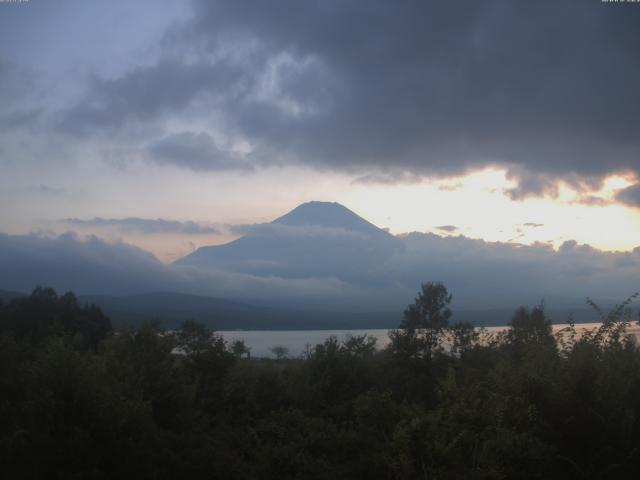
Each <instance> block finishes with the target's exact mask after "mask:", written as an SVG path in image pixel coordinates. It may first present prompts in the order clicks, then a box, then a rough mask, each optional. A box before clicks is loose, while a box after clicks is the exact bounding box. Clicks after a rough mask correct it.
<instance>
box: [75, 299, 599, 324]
mask: <svg viewBox="0 0 640 480" xmlns="http://www.w3.org/2000/svg"><path fill="white" fill-rule="evenodd" d="M79 300H80V302H82V303H92V304H95V305H98V306H99V307H100V308H102V310H103V311H104V312H105V313H106V314H107V315H108V316H109V317H110V318H111V320H112V322H113V324H114V325H115V326H123V325H133V326H135V325H140V324H141V323H142V322H145V321H148V320H151V319H158V320H160V321H161V323H162V324H163V326H165V327H166V328H174V327H176V326H177V325H179V324H180V322H182V321H184V320H187V319H193V320H197V321H199V322H202V323H204V324H206V325H208V326H210V327H212V328H214V329H216V330H325V329H327V330H333V329H335V330H340V329H378V328H383V329H384V328H397V327H398V325H399V323H400V321H401V319H402V312H367V313H362V312H332V311H315V310H312V311H310V310H296V309H286V308H275V307H264V306H259V305H250V304H245V303H240V302H233V301H229V300H224V299H220V298H212V297H206V296H199V295H188V294H182V293H172V292H156V293H147V294H142V295H126V296H106V295H82V296H80V297H79ZM513 313H514V310H513V309H506V308H505V309H492V310H455V309H454V312H453V317H452V319H451V320H452V322H460V321H466V322H470V323H473V324H474V325H478V326H487V327H488V326H496V325H506V324H507V323H508V322H509V321H510V320H511V317H512V315H513ZM547 313H548V315H549V317H550V318H551V319H552V320H553V322H554V323H559V324H561V323H564V322H565V321H566V320H567V319H568V318H569V315H573V317H574V320H575V321H576V322H577V323H585V322H596V321H598V318H597V317H596V315H595V313H594V312H593V311H592V310H591V309H587V308H583V309H573V310H571V309H558V310H550V311H548V312H547Z"/></svg>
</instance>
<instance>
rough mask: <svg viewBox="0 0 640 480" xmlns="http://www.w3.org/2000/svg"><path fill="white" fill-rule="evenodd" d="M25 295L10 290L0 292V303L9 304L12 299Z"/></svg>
mask: <svg viewBox="0 0 640 480" xmlns="http://www.w3.org/2000/svg"><path fill="white" fill-rule="evenodd" d="M26 295H27V294H26V293H22V292H14V291H12V290H0V302H10V301H11V300H13V299H14V298H19V297H24V296H26Z"/></svg>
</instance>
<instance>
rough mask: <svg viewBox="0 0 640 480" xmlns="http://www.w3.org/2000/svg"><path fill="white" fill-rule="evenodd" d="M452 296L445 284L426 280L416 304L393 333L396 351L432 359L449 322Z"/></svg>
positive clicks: (411, 306) (407, 309)
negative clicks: (440, 336) (398, 328)
mask: <svg viewBox="0 0 640 480" xmlns="http://www.w3.org/2000/svg"><path fill="white" fill-rule="evenodd" d="M451 298H452V295H451V294H450V293H449V291H448V290H447V287H445V286H444V284H443V283H441V282H427V283H423V284H422V287H421V291H420V292H419V293H418V296H417V297H416V299H415V301H414V303H412V304H411V305H409V306H408V307H407V308H406V310H405V311H404V320H403V321H402V323H401V324H400V330H399V331H395V332H391V333H390V338H391V348H392V350H393V351H394V353H396V354H400V355H401V356H408V357H412V358H415V357H422V358H430V357H431V354H432V352H433V349H434V348H435V347H436V346H437V345H438V338H439V335H440V334H441V333H442V331H443V330H444V329H445V328H447V326H448V325H449V318H451V309H450V308H449V305H450V304H451Z"/></svg>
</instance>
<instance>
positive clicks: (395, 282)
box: [0, 227, 640, 311]
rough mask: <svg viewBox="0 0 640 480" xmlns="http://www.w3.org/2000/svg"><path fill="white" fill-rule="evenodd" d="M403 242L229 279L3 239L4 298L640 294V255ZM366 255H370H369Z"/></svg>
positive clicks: (356, 301) (73, 244)
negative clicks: (429, 286) (438, 284)
mask: <svg viewBox="0 0 640 480" xmlns="http://www.w3.org/2000/svg"><path fill="white" fill-rule="evenodd" d="M296 228H299V229H300V230H301V232H296V231H295V230H296ZM309 234H310V232H309V231H308V229H307V227H287V228H286V229H279V230H277V231H271V232H266V231H261V232H260V234H259V236H258V237H257V238H259V239H260V240H261V241H262V242H263V243H266V244H274V243H275V242H276V241H277V242H278V243H279V244H280V245H281V246H282V247H284V248H285V250H287V251H289V250H292V249H293V251H294V252H295V242H299V241H300V240H301V239H303V238H304V237H305V236H308V235H309ZM269 237H272V238H269ZM318 239H319V241H322V242H327V241H330V242H331V243H330V244H329V246H330V247H331V248H332V249H335V248H339V247H342V249H343V250H344V249H345V248H347V247H348V246H349V245H352V244H353V241H354V238H353V236H352V235H346V234H342V235H341V234H340V232H336V231H334V232H331V236H330V237H326V236H320V237H318ZM396 240H397V241H398V243H399V244H400V245H396V246H394V248H393V249H390V250H389V251H388V252H386V254H385V255H379V254H377V255H375V256H374V257H375V258H373V259H372V258H369V257H368V258H367V265H366V268H361V267H360V266H358V264H357V259H356V260H355V261H356V263H354V264H348V262H349V260H348V256H347V257H345V258H343V259H342V260H341V261H340V262H339V263H336V262H334V263H330V264H328V263H327V262H326V259H325V260H323V258H320V257H318V258H319V259H318V260H317V261H316V262H315V263H314V258H316V257H313V258H308V259H307V260H306V262H303V263H301V262H299V261H298V259H297V258H296V257H295V255H294V256H293V257H291V258H290V259H289V260H290V261H287V256H286V255H281V256H280V257H279V258H278V260H279V261H278V262H277V263H276V264H268V262H266V261H264V258H267V257H266V255H267V254H265V253H264V252H265V251H266V252H268V251H269V249H268V248H267V249H266V250H265V251H263V252H262V257H260V255H261V253H260V252H256V255H257V257H255V259H254V263H253V264H252V263H251V258H250V257H247V258H245V259H244V260H245V263H244V264H243V265H244V266H240V268H239V264H236V265H235V266H232V267H233V268H231V267H229V269H226V268H225V266H224V265H221V266H220V267H222V268H225V270H221V269H220V268H216V267H215V266H211V267H210V268H200V267H198V266H193V265H190V266H189V265H166V264H163V263H161V262H159V261H158V260H157V259H155V257H153V256H152V255H151V254H149V253H148V252H145V251H144V250H141V249H139V248H136V247H132V246H130V245H126V244H123V243H111V242H105V241H103V240H100V239H98V238H96V237H90V238H88V239H86V240H82V239H80V238H78V237H76V236H74V235H69V234H66V235H62V236H58V237H50V236H41V235H16V236H12V235H5V234H0V289H6V290H20V291H29V290H30V289H31V288H33V286H35V285H36V284H43V285H50V286H53V287H55V288H56V289H59V290H68V289H72V290H75V291H76V292H78V293H83V294H87V293H92V294H96V293H99V294H128V293H143V292H152V291H175V292H183V293H195V294H200V295H209V296H214V297H223V298H230V299H235V300H241V301H245V302H268V303H272V304H273V303H278V302H283V303H286V304H287V305H288V306H289V307H292V306H296V307H303V308H320V309H323V310H325V311H326V310H331V309H335V310H341V309H358V310H363V311H367V310H369V311H374V310H379V311H401V309H402V308H403V307H404V306H406V304H407V303H409V302H410V301H411V300H412V299H413V297H414V295H415V292H416V291H417V289H418V287H419V285H420V283H421V282H424V281H430V280H432V281H443V282H445V283H446V284H447V286H448V287H449V288H450V290H451V291H452V292H453V293H454V298H455V305H456V307H457V308H463V309H464V308H467V309H469V308H471V309H482V308H511V307H514V306H516V305H518V304H532V303H535V302H538V301H540V300H541V299H543V298H544V299H546V300H547V302H548V304H549V305H550V306H551V307H553V308H565V307H576V306H580V305H581V304H582V302H583V299H584V298H585V297H586V296H592V297H594V298H596V299H601V300H605V301H619V300H621V299H622V298H624V297H626V296H627V295H629V294H631V293H633V292H634V291H637V290H639V289H640V248H638V249H636V250H634V251H633V252H626V253H609V252H602V251H599V250H596V249H593V248H591V247H589V246H586V245H578V244H577V243H576V242H566V243H565V244H564V245H563V246H562V247H561V248H560V249H559V250H557V251H556V250H553V249H552V248H551V247H549V246H547V245H542V244H537V245H533V246H522V245H517V244H509V243H490V242H484V241H482V240H472V239H469V238H465V237H463V236H457V237H453V236H447V237H441V236H438V235H434V234H417V233H416V234H410V235H406V236H402V237H399V238H397V239H396ZM357 245H359V247H360V248H361V249H362V250H363V252H364V253H366V248H365V247H366V245H364V246H363V245H362V244H361V243H357ZM271 251H273V250H272V249H271ZM278 251H279V250H278ZM258 257H260V258H258ZM263 257H264V258H263ZM260 260H262V263H260V264H257V263H256V262H258V261H260ZM327 265H329V266H327Z"/></svg>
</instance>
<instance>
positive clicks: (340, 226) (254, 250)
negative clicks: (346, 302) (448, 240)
mask: <svg viewBox="0 0 640 480" xmlns="http://www.w3.org/2000/svg"><path fill="white" fill-rule="evenodd" d="M402 248H403V245H402V242H401V241H400V240H398V239H397V238H396V237H394V236H393V235H390V234H389V233H388V232H386V231H384V230H382V229H380V228H378V227H377V226H375V225H373V224H372V223H370V222H368V221H366V220H365V219H364V218H362V217H360V216H358V215H357V214H355V213H354V212H352V211H351V210H349V209H348V208H346V207H344V206H343V205H340V204H338V203H328V202H309V203H304V204H302V205H300V206H298V207H297V208H295V209H294V210H292V211H291V212H289V213H287V214H286V215H284V216H282V217H280V218H277V219H276V220H274V221H273V222H271V223H268V224H261V225H254V226H252V227H250V228H249V229H248V230H247V232H246V234H245V235H244V236H243V237H241V238H239V239H237V240H235V241H233V242H230V243H227V244H225V245H218V246H208V247H201V248H199V249H198V250H196V251H195V252H193V253H192V254H190V255H187V256H186V257H183V258H181V259H179V260H178V261H177V262H176V264H177V265H191V266H195V267H199V268H213V269H218V270H224V271H230V272H240V273H247V274H252V275H259V276H278V277H282V278H310V277H330V278H337V279H341V280H345V281H357V280H360V281H362V280H364V279H367V281H369V279H370V278H371V277H370V275H369V274H370V273H371V272H372V271H373V270H375V269H376V268H378V267H379V266H380V265H382V264H383V263H384V262H385V261H386V260H387V259H389V258H390V257H391V256H392V255H393V254H394V253H395V252H397V251H399V250H401V249H402Z"/></svg>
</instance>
